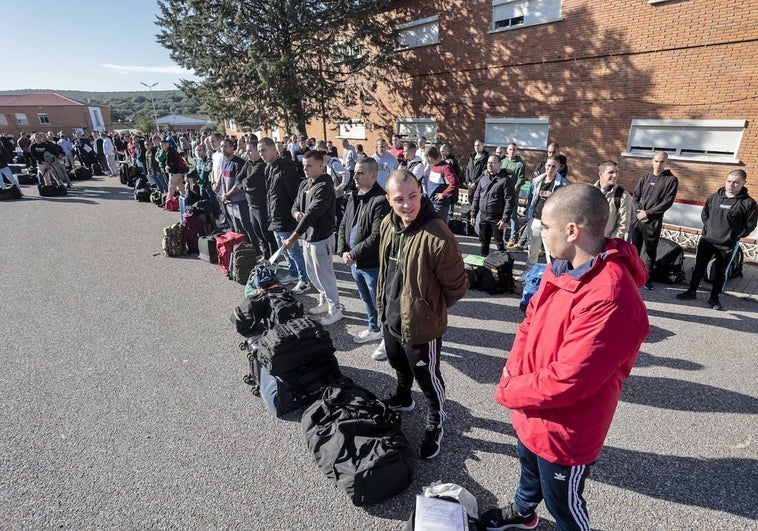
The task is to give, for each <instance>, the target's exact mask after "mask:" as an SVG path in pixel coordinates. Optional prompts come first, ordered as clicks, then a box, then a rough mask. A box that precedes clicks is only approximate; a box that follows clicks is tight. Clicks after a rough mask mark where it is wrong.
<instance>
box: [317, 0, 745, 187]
mask: <svg viewBox="0 0 758 531" xmlns="http://www.w3.org/2000/svg"><path fill="white" fill-rule="evenodd" d="M438 5H439V4H432V3H429V4H424V5H419V3H418V2H412V1H410V0H401V1H397V2H393V10H392V11H389V12H387V13H385V14H383V15H381V16H382V17H383V18H386V20H387V26H388V27H392V26H393V25H394V24H395V22H394V21H408V20H414V19H418V18H422V17H426V16H430V15H434V14H439V19H440V43H439V44H437V45H431V46H425V47H420V48H413V49H410V50H405V51H402V52H399V56H398V57H399V59H400V65H401V66H400V68H399V70H398V71H396V72H392V73H391V76H390V77H391V79H392V83H391V84H380V86H379V89H378V90H377V91H376V92H374V93H372V94H371V95H370V97H369V98H368V101H367V103H366V104H364V105H362V106H357V107H353V108H345V109H341V113H342V114H343V115H345V116H349V117H357V116H359V115H361V113H367V119H366V121H367V124H366V125H367V139H366V141H364V142H362V143H363V144H364V146H366V150H367V152H369V151H372V149H371V148H373V145H374V142H375V140H376V138H378V137H379V136H385V137H388V136H389V135H390V134H391V133H392V131H394V130H395V128H396V125H395V118H397V117H399V116H416V117H432V118H436V119H437V125H438V133H439V136H440V137H441V138H442V139H444V140H445V141H450V142H452V143H453V145H454V150H455V152H456V154H457V155H458V158H459V159H464V158H465V157H466V155H467V153H468V152H469V151H470V150H471V149H472V144H473V141H474V139H476V138H482V139H483V138H484V121H485V118H488V117H502V118H506V117H508V118H516V117H530V118H531V117H543V118H549V119H550V134H549V136H550V140H554V141H558V142H559V143H560V144H561V146H562V152H563V153H564V154H566V155H567V156H568V159H569V166H570V168H571V175H570V177H571V178H572V180H581V181H589V182H592V181H594V180H595V178H596V174H597V164H598V163H599V162H601V161H603V160H607V159H614V160H617V161H619V163H620V169H621V184H622V185H623V186H625V187H627V188H632V187H633V186H634V184H635V183H636V181H637V180H638V179H639V177H641V176H642V175H643V174H644V173H646V172H647V171H648V170H649V168H650V162H649V160H646V159H640V158H632V157H622V156H621V153H623V152H624V151H626V146H627V140H628V136H629V130H630V126H631V121H632V119H741V120H747V122H748V125H747V127H746V129H745V133H744V135H743V139H742V143H741V145H740V150H739V152H738V154H737V157H738V159H739V160H740V161H741V164H740V165H731V164H711V163H701V162H692V161H680V160H672V162H671V168H672V171H674V173H675V174H676V175H678V176H679V177H680V193H679V199H683V200H685V201H700V202H702V201H703V200H704V199H705V198H706V197H707V196H708V195H709V194H710V193H712V192H714V191H715V190H716V189H718V187H719V186H721V185H722V183H723V181H724V177H725V176H726V174H727V173H728V172H729V171H731V170H732V169H735V168H737V167H741V168H743V169H744V170H745V171H747V173H748V180H749V182H750V181H751V178H752V179H756V177H758V132H756V128H755V126H754V125H753V123H754V122H755V120H756V118H758V103H757V102H758V99H756V98H757V96H756V92H755V87H756V86H758V69H757V68H756V66H757V63H758V3H755V2H746V3H734V2H722V1H719V2H713V1H705V0H686V1H676V0H672V1H671V2H664V3H661V4H656V5H651V4H648V2H647V1H645V0H633V1H625V0H616V1H608V2H595V1H590V0H586V1H584V0H564V1H563V8H562V17H563V20H561V21H557V22H552V23H548V24H541V25H535V26H529V27H521V28H518V27H517V28H515V29H511V30H507V31H499V32H490V31H489V28H490V24H491V22H492V21H491V16H492V3H491V2H490V1H461V0H452V1H451V2H447V3H445V4H444V6H445V7H440V8H437V7H436V6H438ZM438 9H439V10H438ZM335 105H338V104H335ZM309 134H310V135H313V136H317V137H319V138H320V137H321V136H322V127H321V123H320V122H313V123H312V124H310V125H309ZM327 138H328V139H331V140H336V133H335V132H334V126H333V125H330V126H329V127H328V134H327ZM352 142H354V143H358V142H359V141H352ZM521 155H522V157H523V158H524V159H525V161H526V162H527V165H528V166H529V168H530V169H531V168H533V167H534V165H535V164H536V163H537V161H538V160H539V159H540V158H541V157H542V156H543V153H541V152H531V151H522V152H521ZM751 176H752V177H751ZM752 182H754V181H752Z"/></svg>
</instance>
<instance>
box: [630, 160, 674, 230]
mask: <svg viewBox="0 0 758 531" xmlns="http://www.w3.org/2000/svg"><path fill="white" fill-rule="evenodd" d="M678 189H679V181H678V180H677V178H676V177H674V174H673V173H671V171H670V170H663V171H662V172H661V174H660V175H658V176H655V175H653V174H652V173H648V174H647V175H645V176H644V177H643V178H642V179H640V181H639V182H638V183H637V186H635V187H634V193H633V194H632V199H633V203H632V205H633V206H634V211H635V212H639V211H641V210H644V211H645V212H647V217H648V218H650V219H663V214H664V213H665V212H666V211H667V210H668V209H669V208H671V205H673V204H674V199H676V192H677V190H678Z"/></svg>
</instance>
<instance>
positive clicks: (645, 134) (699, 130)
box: [622, 120, 746, 164]
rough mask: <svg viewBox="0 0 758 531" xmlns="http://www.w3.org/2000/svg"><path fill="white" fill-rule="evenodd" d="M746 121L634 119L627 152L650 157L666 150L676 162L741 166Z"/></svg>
mask: <svg viewBox="0 0 758 531" xmlns="http://www.w3.org/2000/svg"><path fill="white" fill-rule="evenodd" d="M745 124H746V121H745V120H632V127H631V129H630V131H629V144H628V145H627V150H626V153H622V155H625V156H630V157H635V156H638V157H650V156H652V154H653V152H654V151H665V152H666V153H668V154H669V157H671V158H673V159H683V160H696V161H704V162H724V163H730V164H734V163H738V162H739V160H738V159H737V151H738V150H739V147H740V142H741V141H742V133H743V131H744V130H745Z"/></svg>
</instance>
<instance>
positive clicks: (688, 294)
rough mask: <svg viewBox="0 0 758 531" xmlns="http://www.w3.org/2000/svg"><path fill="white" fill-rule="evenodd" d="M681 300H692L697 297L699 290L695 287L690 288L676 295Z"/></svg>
mask: <svg viewBox="0 0 758 531" xmlns="http://www.w3.org/2000/svg"><path fill="white" fill-rule="evenodd" d="M676 298H677V299H679V300H680V301H691V300H694V299H696V298H697V292H696V291H695V290H694V289H688V290H687V291H683V292H681V293H680V294H678V295H677V296H676Z"/></svg>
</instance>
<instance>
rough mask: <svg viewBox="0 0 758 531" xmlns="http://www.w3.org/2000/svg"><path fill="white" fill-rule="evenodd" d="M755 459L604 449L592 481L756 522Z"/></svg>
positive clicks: (591, 473) (757, 507) (756, 462)
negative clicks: (708, 457)
mask: <svg viewBox="0 0 758 531" xmlns="http://www.w3.org/2000/svg"><path fill="white" fill-rule="evenodd" d="M756 476H758V461H756V460H754V459H730V458H722V459H699V458H696V457H681V456H674V455H658V454H652V453H646V452H636V451H634V450H627V449H621V448H614V447H606V448H604V449H603V453H602V454H600V459H599V460H598V462H597V464H596V465H595V467H594V468H593V470H592V471H591V472H590V479H591V480H594V481H602V482H603V483H607V484H608V485H613V486H616V487H619V488H621V489H625V490H630V491H634V492H639V493H640V494H643V495H645V496H650V497H653V498H658V499H661V500H665V501H667V502H670V503H682V504H686V505H693V506H696V507H705V508H707V509H713V510H715V511H726V512H729V513H732V514H735V515H738V516H743V517H747V518H751V519H753V520H755V519H756V518H758V504H756V503H755V478H756Z"/></svg>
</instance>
